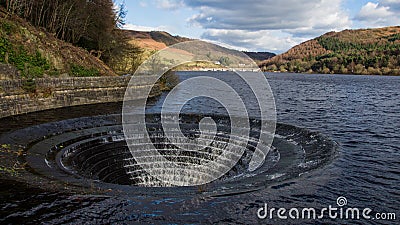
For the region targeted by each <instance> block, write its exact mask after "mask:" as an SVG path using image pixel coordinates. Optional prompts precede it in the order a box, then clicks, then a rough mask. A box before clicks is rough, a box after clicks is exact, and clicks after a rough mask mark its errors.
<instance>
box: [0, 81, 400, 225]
mask: <svg viewBox="0 0 400 225" xmlns="http://www.w3.org/2000/svg"><path fill="white" fill-rule="evenodd" d="M197 75H201V73H181V74H180V76H181V78H182V79H188V78H190V77H192V76H197ZM208 75H209V76H214V77H218V78H221V79H222V80H226V81H227V82H230V83H231V82H232V83H236V84H240V80H238V78H237V77H235V76H232V74H228V73H209V74H208ZM266 76H267V78H268V81H269V84H270V86H271V88H272V90H273V93H274V96H275V101H276V108H277V118H278V122H281V123H287V124H293V125H296V126H299V127H305V128H308V129H311V130H314V131H320V132H321V133H323V134H325V135H327V136H329V137H331V138H332V139H334V140H335V141H337V142H338V143H339V144H340V150H339V151H340V152H339V155H338V157H337V158H336V159H335V160H334V161H333V162H332V163H331V164H329V165H327V166H325V167H324V168H321V169H319V170H316V171H313V172H311V173H309V174H303V175H302V176H301V177H299V178H296V179H291V180H287V181H285V182H282V183H280V184H277V185H273V186H268V187H265V188H263V189H260V190H258V191H255V192H250V193H242V194H236V195H232V196H223V197H202V196H201V195H198V196H191V197H187V198H186V197H185V198H184V197H181V198H179V197H176V196H175V197H171V198H165V197H163V198H157V197H143V196H125V197H112V196H111V197H110V196H80V195H67V194H58V193H43V192H41V191H40V190H36V189H31V188H25V185H24V184H22V183H17V182H15V183H10V182H4V183H5V184H6V185H3V186H2V187H1V192H2V195H1V196H2V197H1V202H2V203H1V205H0V207H1V211H2V213H1V217H0V222H4V223H6V224H7V223H15V224H19V223H32V224H37V223H39V222H44V223H50V224H57V223H71V224H82V223H87V224H95V223H116V224H124V223H127V224H129V223H135V222H138V223H172V224H174V223H178V224H181V223H189V224H190V223H229V224H253V223H263V224H265V223H267V224H275V223H282V224H288V223H298V224H304V223H316V222H318V223H335V224H345V223H346V224H354V223H362V224H381V223H387V224H398V223H399V219H398V217H399V216H400V215H399V209H400V186H399V184H400V133H399V131H400V113H399V111H400V100H399V99H400V92H399V89H400V77H377V76H376V77H373V76H331V75H301V74H267V75H266ZM237 88H238V89H240V88H241V87H240V85H237ZM181 91H182V92H185V91H190V90H185V89H183V90H181ZM243 92H244V93H245V94H246V93H247V92H246V91H245V88H244V90H243ZM164 97H165V95H164V96H162V97H161V98H160V100H159V101H158V102H152V103H151V104H150V105H151V106H150V107H149V109H148V110H149V111H159V110H160V102H162V100H163V98H164ZM178 101H185V99H177V102H178ZM246 102H247V104H246V106H247V108H248V109H249V114H251V115H254V116H257V114H258V112H257V109H256V107H254V104H255V103H254V102H253V100H252V99H251V96H250V94H249V97H248V101H246ZM120 107H121V105H120V104H108V105H100V106H96V107H91V106H84V107H77V108H73V109H70V110H68V113H65V111H63V110H51V111H47V112H40V113H36V114H30V115H27V116H26V117H25V119H24V118H21V117H16V118H14V119H7V120H2V121H1V122H2V127H1V132H6V131H10V130H14V129H17V128H21V127H23V126H28V125H32V124H40V123H44V122H49V121H56V120H62V119H66V118H74V117H80V116H89V115H97V114H105V113H118V112H119V110H120ZM94 108H97V111H94ZM184 111H185V112H195V113H196V112H207V113H222V114H223V113H226V111H225V109H224V108H223V107H222V106H221V105H220V104H219V103H218V102H216V101H213V100H210V99H200V98H199V99H194V100H192V101H190V102H189V103H188V104H186V105H185V107H184ZM2 183H3V181H2ZM339 196H344V197H346V199H347V206H348V207H358V208H360V209H363V208H367V207H368V208H371V209H372V210H373V212H372V213H371V214H370V215H371V216H372V217H374V215H375V213H396V214H397V215H396V217H397V219H396V220H387V221H385V220H378V219H375V220H372V219H371V220H344V219H343V220H340V219H329V218H328V217H324V219H319V220H293V219H291V220H280V219H278V218H277V216H275V217H274V219H265V220H260V219H258V218H257V210H258V209H259V208H260V207H263V206H264V204H265V203H267V204H268V207H274V208H280V207H284V208H287V209H289V208H292V207H298V208H308V207H314V208H316V209H321V208H324V207H328V206H329V205H332V206H337V203H336V200H337V198H338V197H339ZM326 218H328V219H326Z"/></svg>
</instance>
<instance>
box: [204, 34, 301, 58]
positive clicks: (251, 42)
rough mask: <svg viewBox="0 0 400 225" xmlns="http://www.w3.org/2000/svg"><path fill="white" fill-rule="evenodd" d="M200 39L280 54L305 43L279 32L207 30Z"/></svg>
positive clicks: (238, 47) (236, 47)
mask: <svg viewBox="0 0 400 225" xmlns="http://www.w3.org/2000/svg"><path fill="white" fill-rule="evenodd" d="M202 39H204V40H210V41H214V42H216V43H219V44H221V45H224V46H228V47H232V48H235V49H238V50H245V51H270V52H276V53H281V52H283V51H285V50H287V49H289V48H290V47H292V46H293V45H296V44H299V43H300V42H302V41H305V40H306V39H304V38H293V37H291V35H289V34H284V33H282V32H280V31H268V30H260V31H246V30H224V29H209V30H207V31H206V32H205V33H204V34H203V35H202Z"/></svg>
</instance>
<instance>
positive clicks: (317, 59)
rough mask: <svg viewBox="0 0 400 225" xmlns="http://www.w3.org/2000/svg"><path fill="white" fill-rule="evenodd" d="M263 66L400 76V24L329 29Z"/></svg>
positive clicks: (269, 68)
mask: <svg viewBox="0 0 400 225" xmlns="http://www.w3.org/2000/svg"><path fill="white" fill-rule="evenodd" d="M260 67H261V68H262V69H263V70H264V71H280V72H300V73H303V72H308V73H336V74H374V75H382V74H383V75H400V27H399V26H397V27H385V28H376V29H360V30H345V31H342V32H329V33H327V34H324V35H322V36H320V37H318V38H315V39H313V40H310V41H306V42H304V43H302V44H300V45H297V46H295V47H293V48H292V49H290V50H289V51H287V52H286V53H284V54H281V55H278V56H275V57H273V58H271V59H269V60H266V61H264V62H262V63H260Z"/></svg>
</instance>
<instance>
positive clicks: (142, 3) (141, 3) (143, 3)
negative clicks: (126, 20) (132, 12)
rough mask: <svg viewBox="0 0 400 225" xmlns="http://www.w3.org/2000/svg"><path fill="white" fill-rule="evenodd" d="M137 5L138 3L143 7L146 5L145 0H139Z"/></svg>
mask: <svg viewBox="0 0 400 225" xmlns="http://www.w3.org/2000/svg"><path fill="white" fill-rule="evenodd" d="M139 5H140V6H141V7H143V8H145V7H147V2H143V1H141V2H139Z"/></svg>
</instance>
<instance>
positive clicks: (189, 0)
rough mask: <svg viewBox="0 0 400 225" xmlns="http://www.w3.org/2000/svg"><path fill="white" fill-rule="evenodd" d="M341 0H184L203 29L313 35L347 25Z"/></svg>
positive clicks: (346, 17)
mask: <svg viewBox="0 0 400 225" xmlns="http://www.w3.org/2000/svg"><path fill="white" fill-rule="evenodd" d="M341 2H342V0H314V1H310V0H286V1H276V0H248V1H232V0H206V1H200V0H186V1H185V3H186V5H187V6H189V7H192V8H195V9H197V10H199V13H198V14H196V15H194V16H193V17H192V18H191V19H190V22H191V23H192V24H197V25H200V26H202V27H203V28H206V29H227V30H235V29H239V30H250V31H254V30H281V29H284V30H286V31H287V32H290V33H292V34H293V35H297V34H299V35H314V34H315V33H321V31H322V32H326V31H330V30H341V29H345V28H348V27H349V26H350V24H351V22H350V19H349V17H348V15H347V14H346V13H345V12H344V11H343V10H342V8H341Z"/></svg>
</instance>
